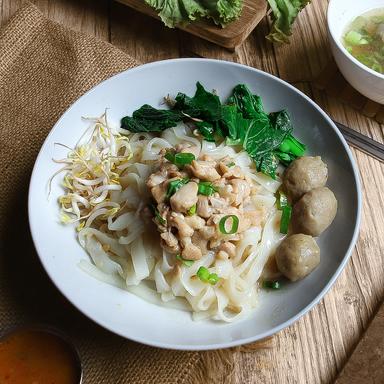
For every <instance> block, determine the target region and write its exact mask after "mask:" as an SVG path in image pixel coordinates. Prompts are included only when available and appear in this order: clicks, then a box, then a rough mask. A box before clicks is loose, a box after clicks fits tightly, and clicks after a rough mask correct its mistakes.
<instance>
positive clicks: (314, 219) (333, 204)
mask: <svg viewBox="0 0 384 384" xmlns="http://www.w3.org/2000/svg"><path fill="white" fill-rule="evenodd" d="M336 212H337V200H336V197H335V195H334V194H333V192H332V191H331V190H330V189H329V188H327V187H322V188H315V189H312V191H309V192H307V193H306V194H305V195H304V196H303V197H302V198H301V199H300V200H299V201H298V202H297V203H296V204H295V205H294V206H293V212H292V221H291V229H292V232H293V233H305V234H306V235H311V236H315V237H316V236H319V235H320V234H321V233H322V232H323V231H324V230H325V229H327V228H328V227H329V226H330V225H331V223H332V221H333V219H334V218H335V216H336Z"/></svg>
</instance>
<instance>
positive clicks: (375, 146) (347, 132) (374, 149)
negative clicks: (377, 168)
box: [333, 121, 384, 162]
mask: <svg viewBox="0 0 384 384" xmlns="http://www.w3.org/2000/svg"><path fill="white" fill-rule="evenodd" d="M333 122H334V123H335V124H336V126H337V128H339V130H340V132H341V133H342V135H343V136H344V138H345V140H347V142H348V143H349V144H350V145H352V146H353V147H356V148H358V149H360V150H361V151H363V152H365V153H366V154H368V155H370V156H372V157H374V158H375V159H377V160H380V161H382V162H384V145H383V144H381V143H379V142H378V141H376V140H373V139H371V138H370V137H368V136H365V135H363V134H362V133H360V132H358V131H356V130H354V129H352V128H349V127H347V126H345V125H344V124H341V123H338V122H337V121H333Z"/></svg>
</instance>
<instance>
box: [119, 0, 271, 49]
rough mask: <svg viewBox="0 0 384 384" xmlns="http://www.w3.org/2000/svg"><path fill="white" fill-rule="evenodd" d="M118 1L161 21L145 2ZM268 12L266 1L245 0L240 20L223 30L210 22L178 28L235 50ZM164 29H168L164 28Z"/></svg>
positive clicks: (134, 0)
mask: <svg viewBox="0 0 384 384" xmlns="http://www.w3.org/2000/svg"><path fill="white" fill-rule="evenodd" d="M117 1H119V2H120V3H123V4H126V5H128V6H129V7H131V8H133V9H136V10H137V11H139V12H141V13H144V14H146V15H149V16H152V17H155V18H157V19H159V17H158V16H157V12H156V11H155V10H154V9H153V8H151V7H149V6H148V5H147V4H145V3H144V0H117ZM266 12H267V2H266V0H244V7H243V11H242V13H241V16H240V18H239V19H238V20H236V21H234V22H232V23H230V24H228V25H227V26H226V27H225V28H221V27H219V26H217V25H215V24H214V23H213V22H212V21H209V20H202V21H197V22H193V23H191V24H189V25H187V26H185V27H181V26H180V27H178V28H180V29H182V30H183V31H186V32H189V33H191V34H193V35H195V36H199V37H201V38H202V39H205V40H208V41H211V42H212V43H215V44H217V45H220V46H222V47H225V48H229V49H235V48H236V47H238V46H239V45H241V44H242V43H243V42H244V40H245V39H246V38H247V37H248V36H249V34H250V33H251V32H252V31H253V29H254V28H255V27H256V25H257V24H258V23H259V22H260V20H261V19H262V18H263V17H264V16H265V15H266ZM164 28H167V27H165V26H164Z"/></svg>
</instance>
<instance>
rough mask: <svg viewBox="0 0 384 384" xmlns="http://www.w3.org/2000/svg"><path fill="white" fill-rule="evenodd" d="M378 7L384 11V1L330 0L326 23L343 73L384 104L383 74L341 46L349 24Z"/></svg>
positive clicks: (372, 98)
mask: <svg viewBox="0 0 384 384" xmlns="http://www.w3.org/2000/svg"><path fill="white" fill-rule="evenodd" d="M377 8H384V2H383V0H330V2H329V5H328V14H327V22H328V35H329V40H330V43H331V49H332V53H333V56H334V58H335V60H336V63H337V66H338V67H339V69H340V72H341V73H342V74H343V76H344V77H345V78H346V80H347V81H348V82H349V83H350V84H351V85H352V86H353V87H354V88H355V89H357V90H358V91H359V92H360V93H362V94H363V95H364V96H366V97H368V98H369V99H371V100H374V101H376V102H378V103H380V104H384V75H382V74H380V73H378V72H376V71H374V70H372V69H370V68H368V67H366V66H365V65H364V64H362V63H360V61H358V60H357V59H355V58H354V57H353V56H352V55H351V54H350V53H349V52H348V51H347V50H346V49H345V48H344V46H343V43H342V36H343V35H344V32H345V29H346V27H348V24H349V23H350V22H352V21H353V20H354V18H355V17H357V16H360V15H361V14H363V13H365V12H367V11H370V10H372V9H377Z"/></svg>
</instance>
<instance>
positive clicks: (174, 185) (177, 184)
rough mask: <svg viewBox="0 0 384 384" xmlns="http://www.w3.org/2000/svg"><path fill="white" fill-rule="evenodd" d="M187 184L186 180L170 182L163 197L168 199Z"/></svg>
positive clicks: (187, 180)
mask: <svg viewBox="0 0 384 384" xmlns="http://www.w3.org/2000/svg"><path fill="white" fill-rule="evenodd" d="M188 182H189V179H188V178H185V179H176V180H172V181H170V182H169V184H168V189H167V194H166V195H165V197H166V198H167V199H169V198H170V197H171V196H172V195H173V194H175V193H176V192H177V191H178V190H179V189H180V188H181V187H182V186H183V185H184V184H187V183H188Z"/></svg>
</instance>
